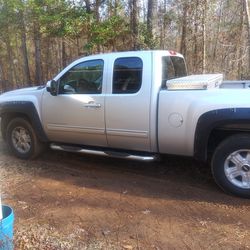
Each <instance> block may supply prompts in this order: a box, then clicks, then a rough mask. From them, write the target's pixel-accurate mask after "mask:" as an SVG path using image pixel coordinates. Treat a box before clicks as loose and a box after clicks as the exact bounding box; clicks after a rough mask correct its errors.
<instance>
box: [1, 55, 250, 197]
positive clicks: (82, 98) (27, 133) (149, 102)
mask: <svg viewBox="0 0 250 250" xmlns="http://www.w3.org/2000/svg"><path fill="white" fill-rule="evenodd" d="M249 86H250V84H249V82H244V83H243V82H223V81H222V75H220V74H208V75H197V76H195V75H192V76H187V71H186V65H185V61H184V58H183V56H182V55H180V54H178V53H176V52H173V51H136V52H134V51H133V52H120V53H110V54H101V55H93V56H87V57H83V58H81V59H78V60H76V61H75V62H73V63H71V64H70V65H69V66H68V67H66V68H65V69H64V70H63V71H61V72H60V73H59V74H58V75H57V76H56V77H55V78H54V79H53V80H51V81H49V82H48V83H47V85H46V86H44V87H33V88H27V89H19V90H15V91H11V92H7V93H4V94H2V95H1V96H0V115H1V129H2V136H3V138H4V140H5V141H6V142H7V144H8V147H9V148H10V150H11V151H12V152H13V153H14V154H15V155H16V156H18V157H20V158H23V159H28V158H34V157H36V156H37V155H38V154H39V153H41V151H42V149H43V148H44V146H45V145H48V144H50V146H51V148H53V149H58V150H65V151H72V152H79V153H93V154H99V155H108V156H114V157H123V158H131V159H141V160H154V159H156V158H157V157H158V156H159V155H161V154H175V155H183V156H192V157H194V158H196V159H198V160H202V161H209V162H210V163H211V167H212V173H213V176H214V178H215V181H216V183H217V184H218V185H219V186H220V187H221V188H222V189H223V190H224V191H226V192H230V193H232V194H235V195H238V196H241V197H247V198H250V90H249Z"/></svg>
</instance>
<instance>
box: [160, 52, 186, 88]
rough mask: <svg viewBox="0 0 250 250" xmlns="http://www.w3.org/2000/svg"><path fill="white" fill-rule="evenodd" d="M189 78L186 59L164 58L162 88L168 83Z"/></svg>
mask: <svg viewBox="0 0 250 250" xmlns="http://www.w3.org/2000/svg"><path fill="white" fill-rule="evenodd" d="M184 76H187V68H186V63H185V60H184V58H182V57H179V56H163V57H162V87H165V86H166V81H167V80H171V79H175V78H179V77H184Z"/></svg>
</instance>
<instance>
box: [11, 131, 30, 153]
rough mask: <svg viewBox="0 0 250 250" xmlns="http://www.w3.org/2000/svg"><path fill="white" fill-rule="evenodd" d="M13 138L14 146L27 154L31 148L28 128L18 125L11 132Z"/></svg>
mask: <svg viewBox="0 0 250 250" xmlns="http://www.w3.org/2000/svg"><path fill="white" fill-rule="evenodd" d="M11 140H12V144H13V146H14V148H15V149H16V150H17V151H18V152H19V153H21V154H26V153H28V152H29V151H30V149H31V137H30V133H29V131H28V130H27V129H25V128H23V127H16V128H14V129H13V131H12V133H11Z"/></svg>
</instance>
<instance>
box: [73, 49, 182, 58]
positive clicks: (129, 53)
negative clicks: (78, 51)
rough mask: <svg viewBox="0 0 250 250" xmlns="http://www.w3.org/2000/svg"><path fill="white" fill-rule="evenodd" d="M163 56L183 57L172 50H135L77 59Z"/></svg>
mask: <svg viewBox="0 0 250 250" xmlns="http://www.w3.org/2000/svg"><path fill="white" fill-rule="evenodd" d="M149 53H153V54H164V55H165V56H178V57H183V55H182V54H180V53H178V52H176V51H174V50H136V51H121V52H108V53H98V54H93V55H89V56H81V57H79V58H78V59H81V58H86V59H88V58H89V59H92V58H93V59H94V58H96V57H100V56H102V57H109V56H114V57H123V56H140V55H142V54H149Z"/></svg>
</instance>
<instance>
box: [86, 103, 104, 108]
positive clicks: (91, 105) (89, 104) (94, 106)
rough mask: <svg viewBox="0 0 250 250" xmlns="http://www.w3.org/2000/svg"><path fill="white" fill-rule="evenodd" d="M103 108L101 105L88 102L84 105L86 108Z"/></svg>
mask: <svg viewBox="0 0 250 250" xmlns="http://www.w3.org/2000/svg"><path fill="white" fill-rule="evenodd" d="M101 106H102V105H101V104H100V103H95V102H88V103H86V104H84V105H83V107H84V108H101Z"/></svg>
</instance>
